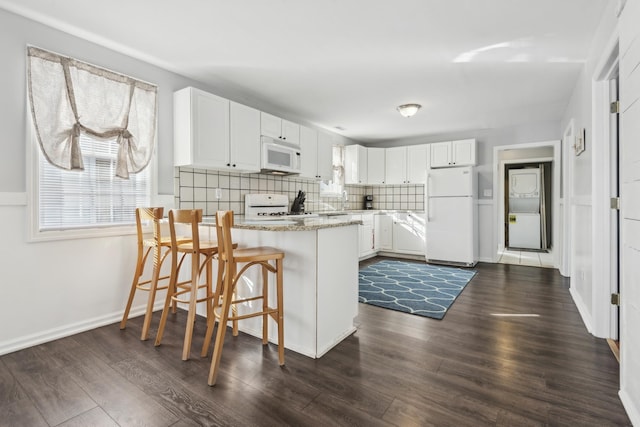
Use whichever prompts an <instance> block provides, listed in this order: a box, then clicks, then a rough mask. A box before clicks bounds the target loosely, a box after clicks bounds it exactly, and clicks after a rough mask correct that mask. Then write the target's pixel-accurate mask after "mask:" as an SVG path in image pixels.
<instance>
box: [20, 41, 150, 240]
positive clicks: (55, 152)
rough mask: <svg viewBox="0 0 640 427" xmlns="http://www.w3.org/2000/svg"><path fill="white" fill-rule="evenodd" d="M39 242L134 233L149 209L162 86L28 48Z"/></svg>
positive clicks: (32, 179) (32, 177)
mask: <svg viewBox="0 0 640 427" xmlns="http://www.w3.org/2000/svg"><path fill="white" fill-rule="evenodd" d="M27 55H28V61H29V62H28V73H27V74H28V86H27V89H28V97H29V107H30V110H31V111H30V112H31V114H30V118H31V120H32V122H31V123H32V127H31V128H32V130H33V138H31V140H30V142H31V146H32V149H31V150H29V153H30V162H29V164H30V167H29V168H28V170H29V171H30V174H29V178H28V179H29V184H30V185H29V187H30V190H31V195H32V196H31V205H32V216H31V218H32V221H31V224H30V228H31V238H32V240H48V239H59V238H75V237H91V236H96V235H114V234H123V233H131V232H133V228H132V227H131V224H135V208H136V207H139V206H149V201H150V194H151V191H150V183H151V181H150V172H149V168H147V166H148V165H149V163H150V162H151V159H152V157H153V147H154V144H155V138H156V135H155V134H156V108H157V107H156V99H157V87H156V86H155V85H153V84H150V83H146V82H143V81H140V80H137V79H134V78H132V77H129V76H125V75H122V74H119V73H115V72H113V71H109V70H106V69H104V68H100V67H97V66H95V65H91V64H87V63H85V62H82V61H79V60H76V59H73V58H69V57H65V56H61V55H58V54H56V53H53V52H49V51H45V50H42V49H38V48H35V47H28V49H27Z"/></svg>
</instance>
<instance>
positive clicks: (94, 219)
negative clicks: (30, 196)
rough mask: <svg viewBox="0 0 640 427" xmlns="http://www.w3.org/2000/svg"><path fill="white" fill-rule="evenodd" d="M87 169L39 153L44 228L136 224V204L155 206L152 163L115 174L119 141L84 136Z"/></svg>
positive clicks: (40, 213) (41, 228) (40, 216)
mask: <svg viewBox="0 0 640 427" xmlns="http://www.w3.org/2000/svg"><path fill="white" fill-rule="evenodd" d="M80 147H81V149H82V154H83V162H84V171H67V170H64V169H61V168H58V167H56V166H53V165H52V164H50V163H49V162H48V161H47V160H46V159H45V158H44V156H43V155H41V154H40V155H38V158H39V161H38V166H39V167H38V190H39V191H38V200H37V204H38V230H39V231H40V232H46V231H52V230H56V231H61V230H68V229H81V228H99V227H112V226H119V225H129V224H135V209H136V207H138V206H148V205H149V194H150V191H149V168H146V169H144V170H143V171H141V172H138V173H137V174H132V175H130V177H129V179H122V178H118V177H116V176H115V168H116V155H117V152H118V144H117V142H116V140H115V138H111V139H110V140H106V141H105V140H101V139H98V138H95V137H91V136H88V135H85V134H82V135H81V136H80Z"/></svg>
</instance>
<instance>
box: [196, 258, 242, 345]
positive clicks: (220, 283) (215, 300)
mask: <svg viewBox="0 0 640 427" xmlns="http://www.w3.org/2000/svg"><path fill="white" fill-rule="evenodd" d="M224 270H225V265H224V261H223V260H222V259H221V258H220V257H218V275H217V278H216V288H215V290H214V292H213V297H212V299H211V301H209V302H208V304H209V307H210V308H211V317H208V318H207V332H206V333H205V335H204V343H202V351H201V352H200V356H201V357H207V353H208V352H209V345H210V344H211V337H212V336H213V328H214V327H215V324H216V315H215V309H216V307H217V306H218V304H219V302H220V295H221V294H222V289H223V288H224ZM233 323H234V325H237V323H238V321H234V322H233Z"/></svg>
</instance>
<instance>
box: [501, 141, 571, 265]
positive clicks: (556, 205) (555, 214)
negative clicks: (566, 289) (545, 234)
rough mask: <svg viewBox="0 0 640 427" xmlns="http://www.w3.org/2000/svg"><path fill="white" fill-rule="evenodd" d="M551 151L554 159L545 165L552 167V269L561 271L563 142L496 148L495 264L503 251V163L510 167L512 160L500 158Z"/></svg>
mask: <svg viewBox="0 0 640 427" xmlns="http://www.w3.org/2000/svg"><path fill="white" fill-rule="evenodd" d="M542 147H552V148H553V158H551V159H548V158H545V159H546V160H545V161H549V160H551V161H552V162H553V164H552V168H551V171H552V175H551V182H552V185H551V186H552V192H553V194H552V211H551V228H552V232H551V241H552V253H553V266H554V268H558V259H559V253H561V252H562V247H563V246H564V243H563V242H561V241H560V233H559V232H558V231H559V226H560V215H559V212H560V170H561V167H560V166H561V165H560V162H561V157H562V156H561V144H560V141H557V140H554V141H542V142H529V143H524V144H513V145H500V146H497V147H493V173H494V179H493V194H494V195H495V197H494V198H493V217H494V218H495V221H496V222H494V227H493V246H492V247H493V262H498V259H499V253H500V252H501V251H502V250H504V163H505V162H506V163H510V162H511V160H504V161H501V160H500V154H501V152H503V151H512V150H526V149H531V148H542ZM525 160H527V159H514V161H513V162H511V163H523V162H524V161H525Z"/></svg>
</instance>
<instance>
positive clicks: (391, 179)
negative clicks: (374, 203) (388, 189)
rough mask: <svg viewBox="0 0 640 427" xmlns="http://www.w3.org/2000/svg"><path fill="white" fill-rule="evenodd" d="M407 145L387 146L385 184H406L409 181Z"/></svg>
mask: <svg viewBox="0 0 640 427" xmlns="http://www.w3.org/2000/svg"><path fill="white" fill-rule="evenodd" d="M406 163H407V147H392V148H387V150H386V153H385V164H386V167H385V176H386V177H385V180H384V182H385V184H404V183H405V182H406V181H407V174H406V173H407V166H406Z"/></svg>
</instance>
